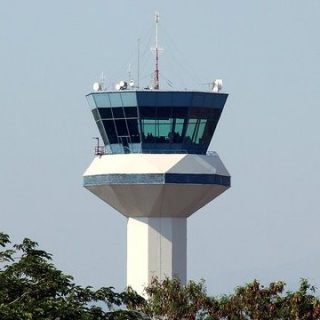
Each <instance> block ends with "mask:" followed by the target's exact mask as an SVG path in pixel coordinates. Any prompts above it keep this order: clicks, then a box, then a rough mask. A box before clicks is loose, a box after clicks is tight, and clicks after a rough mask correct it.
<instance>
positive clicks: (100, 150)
mask: <svg viewBox="0 0 320 320" xmlns="http://www.w3.org/2000/svg"><path fill="white" fill-rule="evenodd" d="M125 148H126V150H123V152H114V151H111V150H107V149H106V148H105V146H95V148H94V154H95V155H96V156H104V155H111V154H130V153H131V154H133V153H135V154H138V153H144V154H198V153H194V152H190V151H188V150H184V149H182V150H171V149H167V150H165V149H162V150H161V151H160V150H159V151H160V152H155V150H143V151H142V150H140V151H132V150H130V149H129V148H128V147H125ZM200 155H201V154H200ZM202 155H203V154H202ZM205 155H207V156H210V157H215V156H217V153H216V151H212V150H209V151H207V152H206V154H205Z"/></svg>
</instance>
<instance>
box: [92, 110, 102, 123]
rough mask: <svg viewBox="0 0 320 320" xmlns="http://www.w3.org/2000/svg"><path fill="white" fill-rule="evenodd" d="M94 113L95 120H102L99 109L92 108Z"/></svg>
mask: <svg viewBox="0 0 320 320" xmlns="http://www.w3.org/2000/svg"><path fill="white" fill-rule="evenodd" d="M92 114H93V118H94V120H95V121H98V120H100V115H99V113H98V110H97V109H92Z"/></svg>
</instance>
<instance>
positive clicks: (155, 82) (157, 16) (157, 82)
mask: <svg viewBox="0 0 320 320" xmlns="http://www.w3.org/2000/svg"><path fill="white" fill-rule="evenodd" d="M154 17H155V22H156V45H155V47H154V48H152V51H153V52H155V54H156V67H155V70H154V78H153V89H155V90H159V87H160V80H159V53H160V51H161V50H162V49H161V48H160V47H159V40H158V26H159V20H160V14H159V12H158V11H156V13H155V16H154Z"/></svg>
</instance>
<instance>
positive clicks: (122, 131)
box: [115, 120, 129, 136]
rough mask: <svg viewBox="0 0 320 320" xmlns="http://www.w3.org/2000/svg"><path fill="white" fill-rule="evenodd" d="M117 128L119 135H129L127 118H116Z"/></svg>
mask: <svg viewBox="0 0 320 320" xmlns="http://www.w3.org/2000/svg"><path fill="white" fill-rule="evenodd" d="M115 123H116V128H117V131H118V135H119V136H128V135H129V133H128V130H127V125H126V121H125V120H115Z"/></svg>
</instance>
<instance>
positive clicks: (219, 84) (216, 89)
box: [212, 79, 223, 92]
mask: <svg viewBox="0 0 320 320" xmlns="http://www.w3.org/2000/svg"><path fill="white" fill-rule="evenodd" d="M222 87H223V82H222V80H221V79H216V80H214V81H213V83H212V91H213V92H220V91H221V89H222Z"/></svg>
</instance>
